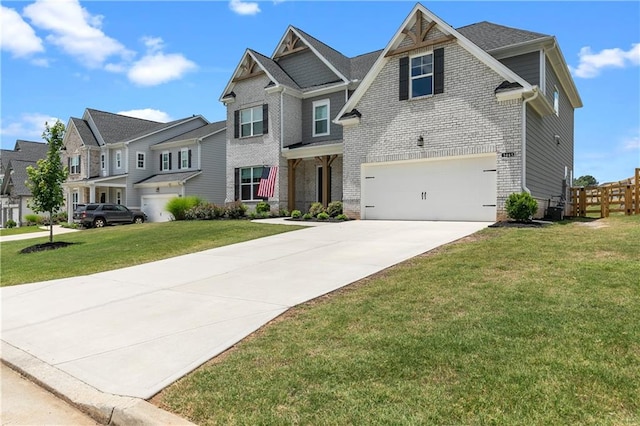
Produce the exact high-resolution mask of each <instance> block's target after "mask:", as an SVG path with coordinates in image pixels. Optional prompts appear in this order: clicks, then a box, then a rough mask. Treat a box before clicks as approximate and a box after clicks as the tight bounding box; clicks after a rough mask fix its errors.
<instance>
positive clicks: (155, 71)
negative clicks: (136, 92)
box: [127, 37, 197, 86]
mask: <svg viewBox="0 0 640 426" xmlns="http://www.w3.org/2000/svg"><path fill="white" fill-rule="evenodd" d="M142 42H143V43H144V44H145V46H146V47H147V53H146V55H145V56H143V57H142V58H141V59H140V60H139V61H136V62H135V63H134V64H133V66H132V67H131V68H130V69H129V71H128V72H127V77H129V80H130V81H132V82H133V83H135V84H138V85H140V86H156V85H158V84H162V83H166V82H168V81H171V80H176V79H179V78H182V76H183V75H184V74H185V73H187V72H189V71H193V70H195V69H196V68H197V65H196V64H195V63H194V62H192V61H190V60H189V59H187V58H185V57H184V56H183V55H182V54H180V53H169V54H166V53H164V52H162V49H163V48H164V42H163V41H162V39H161V38H159V37H143V38H142Z"/></svg>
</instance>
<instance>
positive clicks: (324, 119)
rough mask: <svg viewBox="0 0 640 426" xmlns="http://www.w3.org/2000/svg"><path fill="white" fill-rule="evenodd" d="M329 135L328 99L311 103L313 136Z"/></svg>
mask: <svg viewBox="0 0 640 426" xmlns="http://www.w3.org/2000/svg"><path fill="white" fill-rule="evenodd" d="M328 134H329V99H323V100H321V101H315V102H314V103H313V136H314V137H315V136H326V135H328Z"/></svg>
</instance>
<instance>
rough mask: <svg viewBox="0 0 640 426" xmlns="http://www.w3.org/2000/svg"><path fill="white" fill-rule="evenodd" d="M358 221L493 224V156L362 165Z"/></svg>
mask: <svg viewBox="0 0 640 426" xmlns="http://www.w3.org/2000/svg"><path fill="white" fill-rule="evenodd" d="M362 218H363V219H396V220H452V221H495V220H496V156H495V154H492V155H491V156H482V157H457V158H453V159H437V160H420V161H401V162H393V163H375V164H373V163H372V164H363V165H362Z"/></svg>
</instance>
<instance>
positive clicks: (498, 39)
mask: <svg viewBox="0 0 640 426" xmlns="http://www.w3.org/2000/svg"><path fill="white" fill-rule="evenodd" d="M457 31H458V32H459V33H460V34H462V35H463V36H465V37H466V38H468V39H469V40H470V41H471V42H473V43H474V44H476V45H477V46H478V47H480V48H481V49H483V50H484V51H487V52H490V51H492V50H495V49H500V48H503V47H508V46H512V45H515V44H521V43H526V42H530V41H533V40H539V39H544V38H549V37H551V36H549V35H547V34H542V33H536V32H533V31H527V30H521V29H518V28H511V27H505V26H504V25H498V24H494V23H491V22H487V21H482V22H478V23H476V24H471V25H467V26H465V27H461V28H457Z"/></svg>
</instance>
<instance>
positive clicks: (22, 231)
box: [0, 226, 45, 237]
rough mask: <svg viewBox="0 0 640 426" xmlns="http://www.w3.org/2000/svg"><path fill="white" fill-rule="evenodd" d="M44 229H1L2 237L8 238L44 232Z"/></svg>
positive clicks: (28, 227) (22, 227) (36, 227)
mask: <svg viewBox="0 0 640 426" xmlns="http://www.w3.org/2000/svg"><path fill="white" fill-rule="evenodd" d="M44 231H45V230H44V229H41V228H40V227H38V226H21V227H19V228H2V229H0V236H2V237H6V236H9V235H20V234H28V233H31V232H44Z"/></svg>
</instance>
